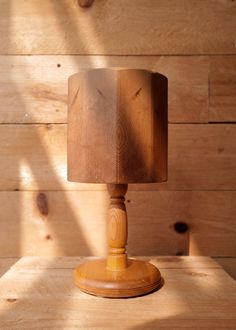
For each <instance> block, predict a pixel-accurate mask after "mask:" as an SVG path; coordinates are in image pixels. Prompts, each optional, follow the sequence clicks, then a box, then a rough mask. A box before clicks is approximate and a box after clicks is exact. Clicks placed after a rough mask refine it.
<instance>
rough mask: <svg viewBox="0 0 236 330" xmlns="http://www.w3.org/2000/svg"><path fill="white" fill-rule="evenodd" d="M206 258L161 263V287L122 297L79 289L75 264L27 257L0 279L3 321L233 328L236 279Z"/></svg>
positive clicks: (14, 324)
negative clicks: (28, 261) (33, 261)
mask: <svg viewBox="0 0 236 330" xmlns="http://www.w3.org/2000/svg"><path fill="white" fill-rule="evenodd" d="M37 260H39V259H38V258H37ZM64 260H65V261H64V264H65V265H66V264H67V263H68V262H67V260H66V258H64ZM208 260H209V267H207V266H205V267H204V268H198V265H199V261H198V258H197V259H196V263H195V259H193V258H190V260H188V259H187V258H186V260H185V264H186V265H188V266H187V267H186V268H176V269H173V268H172V269H168V268H166V269H165V268H163V269H161V273H162V276H163V278H164V279H165V283H164V286H163V287H162V288H161V289H160V290H159V291H156V292H154V293H152V294H149V295H146V296H143V297H137V298H135V299H122V300H121V299H104V298H103V299H102V298H98V297H94V296H91V295H87V294H85V293H83V292H81V291H80V290H79V289H78V288H77V287H76V286H75V285H74V283H73V280H72V269H71V268H66V267H65V266H64V267H61V265H62V263H63V259H60V261H59V262H58V260H55V259H54V258H52V259H51V258H46V260H45V259H44V258H42V261H38V262H39V264H42V263H44V264H45V265H47V266H46V267H44V268H41V269H37V268H36V269H35V268H34V269H35V271H34V269H32V267H31V269H29V267H25V268H24V265H25V262H24V260H23V262H22V263H21V261H20V262H19V263H18V268H12V269H11V270H10V271H9V272H8V273H6V274H5V275H4V276H3V277H2V278H1V279H0V296H1V299H0V312H1V326H2V327H3V328H4V329H12V330H13V329H19V328H20V329H22V330H24V329H31V328H35V324H36V323H35V322H36V320H37V328H38V329H46V328H53V329H55V328H56V329H67V328H68V329H92V328H96V329H111V328H114V320H115V322H116V324H117V325H118V324H119V328H121V329H157V328H158V329H185V328H188V329H197V328H198V329H199V328H201V329H205V330H206V329H222V330H223V329H224V330H225V329H235V326H236V318H235V314H236V289H235V282H234V280H233V279H232V278H231V277H230V276H228V275H227V273H225V272H224V270H223V269H220V268H214V269H212V268H211V263H212V261H211V259H210V258H209V259H208ZM74 261H75V263H74V264H75V265H76V264H77V261H78V260H77V258H75V260H74ZM153 261H154V262H155V263H156V264H158V263H159V259H158V258H157V259H156V258H153ZM80 262H82V260H80ZM170 263H171V262H170ZM20 265H21V266H22V267H21V268H19V267H20ZM49 265H50V268H48V266H49ZM166 306H168V308H167V307H166ZM117 311H119V313H117Z"/></svg>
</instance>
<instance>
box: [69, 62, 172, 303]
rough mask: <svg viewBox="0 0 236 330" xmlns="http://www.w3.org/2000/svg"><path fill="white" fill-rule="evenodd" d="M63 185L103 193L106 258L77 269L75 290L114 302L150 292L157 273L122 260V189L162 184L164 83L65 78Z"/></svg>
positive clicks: (141, 73)
mask: <svg viewBox="0 0 236 330" xmlns="http://www.w3.org/2000/svg"><path fill="white" fill-rule="evenodd" d="M68 180H69V181H74V182H87V183H106V184H107V189H108V192H109V194H110V207H109V210H108V245H109V251H108V256H107V259H97V260H96V259H95V260H90V261H87V262H85V263H83V264H82V265H80V266H79V267H78V268H77V269H76V270H75V273H74V277H75V282H76V285H77V286H78V287H79V288H80V289H81V290H82V291H84V292H87V293H89V294H93V295H97V296H103V297H116V298H118V297H132V296H139V295H143V294H146V293H148V292H151V291H153V290H154V289H156V288H158V287H159V286H160V285H161V282H162V281H161V274H160V272H159V270H158V269H157V268H156V267H155V266H154V265H152V264H150V263H148V262H145V261H141V260H134V259H128V258H127V254H126V248H125V247H126V244H127V214H126V207H125V203H124V201H125V197H124V196H125V193H126V192H127V189H128V183H152V182H163V181H166V180H167V78H166V77H165V76H163V75H161V74H159V73H153V72H150V71H146V70H138V69H126V68H109V69H91V70H88V71H84V72H81V73H76V74H74V75H72V76H71V77H70V78H69V113H68ZM143 226H145V223H143ZM140 230H141V228H140Z"/></svg>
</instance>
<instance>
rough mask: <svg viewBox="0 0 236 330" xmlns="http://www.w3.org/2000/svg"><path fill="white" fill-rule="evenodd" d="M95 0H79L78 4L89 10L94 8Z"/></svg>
mask: <svg viewBox="0 0 236 330" xmlns="http://www.w3.org/2000/svg"><path fill="white" fill-rule="evenodd" d="M93 2H94V0H78V4H79V6H80V7H82V8H89V7H91V6H92V4H93Z"/></svg>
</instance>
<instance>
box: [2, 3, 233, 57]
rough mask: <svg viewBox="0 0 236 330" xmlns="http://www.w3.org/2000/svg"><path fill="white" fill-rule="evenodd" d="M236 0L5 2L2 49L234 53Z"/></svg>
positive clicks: (10, 51) (9, 51) (24, 51)
mask: <svg viewBox="0 0 236 330" xmlns="http://www.w3.org/2000/svg"><path fill="white" fill-rule="evenodd" d="M235 12H236V7H235V2H234V1H228V0H216V1H212V0H205V1H195V0H179V1H178V3H176V1H175V0H169V1H165V0H146V1H143V0H135V1H129V0H120V1H116V0H108V1H104V0H103V1H94V3H93V5H92V6H91V8H88V9H84V8H81V7H80V6H79V5H78V1H74V0H61V1H57V0H44V1H39V0H31V1H24V0H12V1H8V0H3V1H1V2H0V21H1V24H0V34H1V36H2V39H1V44H0V53H1V54H106V55H110V54H112V55H134V54H135V55H157V54H188V55H189V54H235V53H236V48H235V39H234V33H235V30H236V21H235Z"/></svg>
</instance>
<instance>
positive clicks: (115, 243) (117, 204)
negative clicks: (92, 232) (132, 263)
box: [107, 184, 128, 271]
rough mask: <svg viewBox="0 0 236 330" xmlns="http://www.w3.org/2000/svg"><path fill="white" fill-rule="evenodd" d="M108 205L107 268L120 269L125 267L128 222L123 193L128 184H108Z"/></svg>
mask: <svg viewBox="0 0 236 330" xmlns="http://www.w3.org/2000/svg"><path fill="white" fill-rule="evenodd" d="M107 190H108V192H109V194H110V206H109V210H108V245H109V250H108V257H107V268H108V269H109V270H112V271H114V270H117V271H119V270H122V269H125V268H126V267H127V264H128V263H127V254H126V248H125V246H126V244H127V233H128V222H127V213H126V207H125V197H124V196H125V194H126V192H127V190H128V184H108V185H107Z"/></svg>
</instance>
